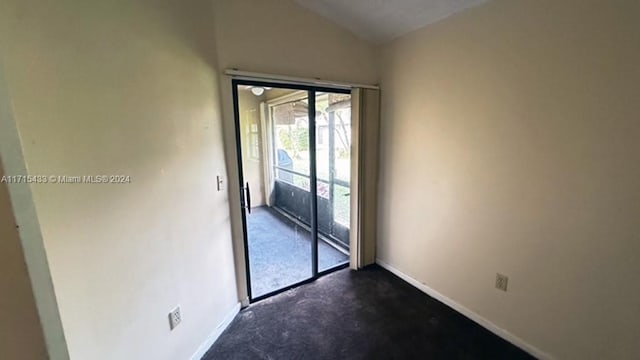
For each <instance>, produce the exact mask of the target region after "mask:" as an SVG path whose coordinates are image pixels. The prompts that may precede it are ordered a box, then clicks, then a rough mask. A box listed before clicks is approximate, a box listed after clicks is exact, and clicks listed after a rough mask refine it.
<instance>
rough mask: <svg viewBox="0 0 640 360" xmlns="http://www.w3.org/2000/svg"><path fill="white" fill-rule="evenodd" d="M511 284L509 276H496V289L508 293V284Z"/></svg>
mask: <svg viewBox="0 0 640 360" xmlns="http://www.w3.org/2000/svg"><path fill="white" fill-rule="evenodd" d="M508 283H509V277H508V276H507V275H502V274H499V273H497V274H496V289H498V290H502V291H507V284H508Z"/></svg>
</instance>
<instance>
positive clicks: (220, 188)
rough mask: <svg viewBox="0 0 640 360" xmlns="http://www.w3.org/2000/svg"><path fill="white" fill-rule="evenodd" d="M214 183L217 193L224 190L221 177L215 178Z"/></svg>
mask: <svg viewBox="0 0 640 360" xmlns="http://www.w3.org/2000/svg"><path fill="white" fill-rule="evenodd" d="M216 182H217V183H218V191H222V190H224V179H222V176H220V175H218V176H216Z"/></svg>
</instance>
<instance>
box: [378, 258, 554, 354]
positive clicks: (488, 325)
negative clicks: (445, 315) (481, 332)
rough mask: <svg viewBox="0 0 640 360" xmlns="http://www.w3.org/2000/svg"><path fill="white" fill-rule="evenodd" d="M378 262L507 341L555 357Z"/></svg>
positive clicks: (380, 261) (530, 350) (393, 268)
mask: <svg viewBox="0 0 640 360" xmlns="http://www.w3.org/2000/svg"><path fill="white" fill-rule="evenodd" d="M376 264H378V265H380V266H382V267H383V268H385V269H387V270H389V271H390V272H392V273H393V274H395V275H396V276H398V277H399V278H401V279H402V280H404V281H406V282H408V283H409V284H411V285H413V286H414V287H416V288H417V289H419V290H421V291H422V292H424V293H426V294H427V295H429V296H431V297H432V298H434V299H436V300H438V301H440V302H441V303H443V304H445V305H447V306H449V307H450V308H452V309H454V310H455V311H457V312H459V313H460V314H462V315H464V316H466V317H467V318H469V319H471V320H473V321H474V322H476V323H478V324H479V325H480V326H482V327H484V328H485V329H487V330H489V331H491V332H492V333H494V334H496V335H498V336H499V337H501V338H503V339H505V340H506V341H508V342H510V343H512V344H513V345H515V346H517V347H519V348H520V349H522V350H524V351H526V352H527V353H529V354H531V355H532V356H534V357H536V358H538V359H541V360H552V359H553V358H552V357H551V356H550V355H549V354H547V353H545V352H543V351H541V350H540V349H538V348H536V347H535V346H533V345H531V344H529V343H527V342H525V341H524V340H522V339H521V338H519V337H517V336H515V335H513V334H512V333H510V332H509V331H507V330H505V329H503V328H501V327H499V326H497V325H496V324H494V323H492V322H491V321H489V320H487V319H485V318H483V317H482V316H480V315H478V314H477V313H475V312H473V311H471V310H469V309H467V308H466V307H464V306H463V305H461V304H460V303H458V302H456V301H454V300H452V299H451V298H448V297H446V296H445V295H442V294H441V293H439V292H438V291H436V290H434V289H432V288H430V287H429V286H427V285H425V284H423V283H421V282H420V281H418V280H416V279H414V278H412V277H411V276H409V275H407V274H405V273H403V272H402V271H400V270H398V269H396V268H395V267H393V266H391V265H390V264H388V263H386V262H384V261H382V260H380V259H376Z"/></svg>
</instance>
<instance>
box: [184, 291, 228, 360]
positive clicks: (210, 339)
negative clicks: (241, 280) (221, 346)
mask: <svg viewBox="0 0 640 360" xmlns="http://www.w3.org/2000/svg"><path fill="white" fill-rule="evenodd" d="M239 311H240V303H237V304H236V305H235V306H234V307H233V309H231V311H229V312H228V313H227V315H226V316H225V317H224V319H223V320H222V321H221V322H220V324H218V326H217V327H216V329H215V330H213V332H212V333H211V334H209V336H207V338H206V339H205V340H204V342H203V343H202V344H201V345H200V347H198V350H196V352H195V353H193V355H191V360H201V359H202V357H203V356H204V354H205V353H206V352H207V350H209V348H210V347H211V345H213V343H214V342H216V340H218V337H220V335H221V334H222V332H223V331H224V330H225V329H226V328H227V326H229V324H231V321H233V319H234V318H235V317H236V315H237V314H238V312H239Z"/></svg>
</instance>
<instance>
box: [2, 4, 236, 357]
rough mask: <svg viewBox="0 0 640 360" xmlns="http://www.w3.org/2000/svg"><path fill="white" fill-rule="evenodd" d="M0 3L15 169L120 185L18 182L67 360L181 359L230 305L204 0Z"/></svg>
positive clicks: (229, 259) (214, 78)
mask: <svg viewBox="0 0 640 360" xmlns="http://www.w3.org/2000/svg"><path fill="white" fill-rule="evenodd" d="M0 6H1V11H0V41H1V42H0V44H1V45H2V49H3V56H4V63H5V70H6V77H7V83H8V86H9V88H10V91H11V95H12V98H13V108H14V112H15V120H16V123H17V125H18V129H19V131H20V135H21V137H22V143H23V147H24V157H25V159H26V163H27V166H28V169H29V172H30V173H31V174H59V175H92V174H93V175H95V174H124V175H129V176H131V183H130V184H106V185H105V184H101V185H97V184H94V185H91V184H85V185H79V184H76V185H74V184H66V185H63V184H58V185H53V184H47V185H34V186H33V198H34V201H35V205H36V209H37V214H38V217H39V220H40V224H41V229H42V235H43V238H44V243H45V246H46V250H47V254H48V259H49V263H50V267H51V274H52V277H53V283H54V286H55V289H56V293H57V298H58V303H59V306H60V314H61V317H62V324H63V326H64V330H65V335H66V339H67V343H68V347H69V352H70V355H71V358H72V359H147V358H149V359H168V360H169V359H170V360H173V359H186V358H189V357H190V356H191V355H192V354H193V353H194V352H195V351H196V349H197V348H198V346H199V345H200V344H201V343H202V342H203V341H204V340H205V338H206V337H207V336H208V335H209V334H210V333H212V332H213V331H214V330H215V329H216V327H217V325H218V324H219V323H220V322H221V321H222V319H223V318H224V316H225V315H226V314H227V313H228V312H229V311H231V310H232V309H233V307H234V306H235V304H236V303H237V293H236V289H235V275H234V268H233V256H232V247H231V234H230V229H229V228H230V227H229V210H228V202H227V198H228V197H227V193H226V192H217V191H216V190H215V177H216V175H222V176H226V171H225V163H224V151H223V146H222V133H221V121H220V106H219V100H218V99H219V90H218V72H217V69H216V64H215V60H216V54H215V41H214V40H215V39H214V37H213V35H212V34H213V26H212V24H211V18H212V13H211V11H212V10H211V3H210V2H209V1H208V0H202V1H199V0H194V1H188V2H183V1H177V0H176V1H169V0H164V1H135V2H130V1H117V2H109V1H108V2H88V3H85V2H79V1H58V2H44V3H43V2H41V1H23V0H20V1H17V0H16V1H4V2H2V4H1V5H0ZM178 304H179V305H180V306H181V308H182V313H183V322H182V324H181V325H180V326H179V327H178V328H177V329H175V330H174V331H169V327H168V320H167V313H168V311H169V310H171V309H172V308H173V307H174V306H175V305H178Z"/></svg>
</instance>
